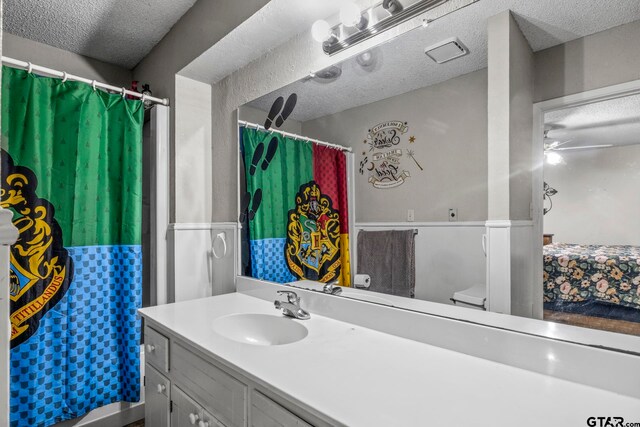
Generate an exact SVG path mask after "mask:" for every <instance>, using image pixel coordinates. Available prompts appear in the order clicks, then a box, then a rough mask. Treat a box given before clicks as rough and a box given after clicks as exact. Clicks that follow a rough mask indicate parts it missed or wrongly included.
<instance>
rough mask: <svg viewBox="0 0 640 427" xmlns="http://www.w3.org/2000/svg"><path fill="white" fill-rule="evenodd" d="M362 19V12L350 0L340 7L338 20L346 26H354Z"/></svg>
mask: <svg viewBox="0 0 640 427" xmlns="http://www.w3.org/2000/svg"><path fill="white" fill-rule="evenodd" d="M361 20H362V12H361V11H360V8H359V7H358V5H357V4H355V3H354V2H352V1H347V2H345V3H344V4H343V5H342V7H341V8H340V21H342V24H343V25H344V26H346V27H355V26H356V25H358V24H359V23H360V21H361Z"/></svg>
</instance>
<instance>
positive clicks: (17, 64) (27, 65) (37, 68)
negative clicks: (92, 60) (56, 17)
mask: <svg viewBox="0 0 640 427" xmlns="http://www.w3.org/2000/svg"><path fill="white" fill-rule="evenodd" d="M2 63H3V64H5V65H9V66H11V67H13V68H21V69H24V70H27V71H28V72H30V73H31V72H36V73H38V74H41V75H45V76H49V77H57V78H61V79H62V81H63V82H64V81H67V80H73V81H76V82H82V83H87V84H89V85H91V86H93V88H94V89H96V88H100V89H106V90H110V91H113V92H119V93H121V94H122V96H125V95H130V96H134V97H136V98H140V100H141V101H143V102H144V101H151V102H153V103H156V104H162V105H169V100H168V99H167V98H156V97H154V96H148V95H144V94H142V93H139V92H135V91H133V90H128V89H126V88H124V87H117V86H112V85H109V84H106V83H102V82H98V81H96V80H91V79H86V78H84V77H79V76H75V75H73V74H69V73H67V72H66V71H58V70H53V69H51V68H47V67H43V66H41V65H34V64H32V63H31V62H25V61H20V60H18V59H13V58H9V57H7V56H3V57H2Z"/></svg>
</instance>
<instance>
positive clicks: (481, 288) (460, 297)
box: [451, 284, 487, 310]
mask: <svg viewBox="0 0 640 427" xmlns="http://www.w3.org/2000/svg"><path fill="white" fill-rule="evenodd" d="M486 300H487V287H486V285H484V284H477V285H474V286H472V287H470V288H467V289H465V290H462V291H458V292H455V293H454V294H453V298H451V301H453V303H454V304H456V303H459V302H460V303H463V304H468V305H472V306H474V307H480V308H482V309H483V310H486V308H485V302H486Z"/></svg>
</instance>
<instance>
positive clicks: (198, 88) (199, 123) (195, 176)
mask: <svg viewBox="0 0 640 427" xmlns="http://www.w3.org/2000/svg"><path fill="white" fill-rule="evenodd" d="M174 107H175V110H176V113H175V114H176V124H175V135H176V143H177V144H178V146H177V147H176V150H175V160H174V161H175V165H176V174H175V184H176V187H175V188H176V198H177V199H178V200H188V201H189V203H177V204H176V206H175V213H176V218H179V220H180V222H187V223H198V222H206V220H205V218H211V207H212V203H213V201H212V198H211V191H210V190H209V188H208V185H206V184H207V183H210V182H211V173H212V170H211V85H208V84H206V83H201V82H198V81H196V80H192V79H188V78H186V77H182V76H176V95H175V102H174ZM203 184H204V185H203Z"/></svg>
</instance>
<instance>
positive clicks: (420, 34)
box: [249, 0, 640, 121]
mask: <svg viewBox="0 0 640 427" xmlns="http://www.w3.org/2000/svg"><path fill="white" fill-rule="evenodd" d="M612 3H615V7H613V4H612ZM508 9H510V10H511V11H512V12H513V13H514V15H515V17H516V20H517V22H518V24H519V26H520V28H521V29H522V31H523V33H524V34H525V36H526V37H527V39H528V40H529V43H530V44H531V46H532V48H533V50H534V51H538V50H542V49H546V48H549V47H552V46H555V45H558V44H561V43H566V42H568V41H571V40H574V39H577V38H580V37H584V36H586V35H590V34H593V33H596V32H599V31H603V30H606V29H609V28H612V27H615V26H618V25H622V24H625V23H628V22H632V21H636V20H639V19H640V1H638V0H616V1H615V2H610V1H602V0H480V1H479V2H477V3H474V4H472V5H470V6H467V7H465V8H463V9H460V10H458V11H456V12H454V13H452V14H450V15H447V16H445V17H443V18H441V19H439V20H437V21H435V22H433V23H431V24H430V25H429V27H428V28H418V29H416V30H413V31H411V32H409V33H407V34H404V35H402V36H400V37H398V38H396V39H394V40H392V41H390V42H388V43H387V44H384V45H381V46H379V47H378V48H377V49H376V51H375V52H374V53H375V55H376V56H377V61H378V62H377V65H375V66H373V67H371V68H370V69H369V70H365V69H363V67H361V66H359V65H358V64H357V63H356V61H355V60H354V59H351V60H347V61H345V62H344V63H343V64H342V76H340V78H338V79H337V80H335V81H333V82H330V83H319V82H317V81H316V80H313V79H312V80H310V79H303V80H301V81H299V82H296V83H293V84H291V85H289V86H287V87H285V88H283V89H281V90H279V91H276V92H274V93H271V94H269V95H266V96H264V97H262V98H260V99H257V100H255V101H253V102H252V103H250V104H249V105H251V106H252V107H255V108H259V109H261V110H264V111H268V109H269V107H270V106H271V103H272V102H273V100H274V99H275V98H276V97H277V96H279V95H285V96H286V95H288V94H290V93H293V92H295V93H297V94H298V105H297V106H296V110H295V111H294V113H293V116H292V118H293V119H295V120H299V121H307V120H312V119H315V118H318V117H323V116H326V115H328V114H334V113H337V112H340V111H344V110H347V109H349V108H353V107H357V106H361V105H366V104H369V103H371V102H375V101H378V100H381V99H385V98H388V97H391V96H394V95H398V94H401V93H405V92H408V91H411V90H414V89H418V88H421V87H425V86H430V85H433V84H437V83H440V82H443V81H445V80H449V79H451V78H453V77H457V76H460V75H462V74H466V73H469V72H472V71H476V70H479V69H481V68H485V67H486V66H487V19H488V18H490V17H491V16H493V15H496V14H498V13H500V12H502V11H504V10H508ZM450 37H458V38H459V39H460V40H461V41H462V42H463V43H464V44H465V45H466V46H467V47H468V48H469V50H470V54H469V55H467V56H465V57H463V58H460V59H456V60H454V61H451V62H448V63H445V64H442V65H438V64H435V63H434V62H433V61H431V60H429V59H428V58H427V57H426V55H425V54H424V48H425V47H427V46H430V45H433V44H435V43H437V42H440V41H442V40H445V39H447V38H450ZM318 49H320V46H318Z"/></svg>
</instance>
